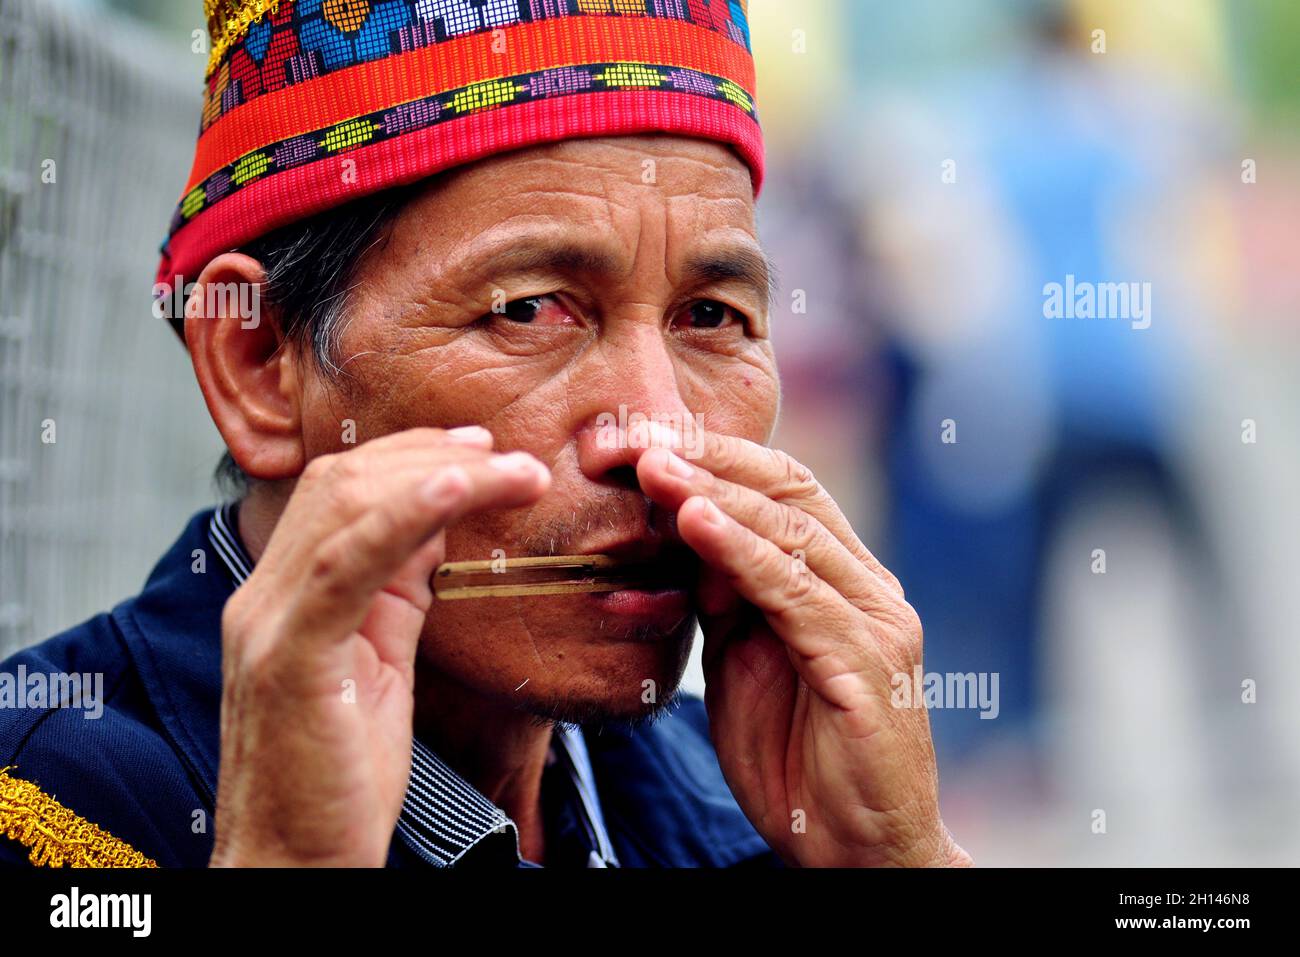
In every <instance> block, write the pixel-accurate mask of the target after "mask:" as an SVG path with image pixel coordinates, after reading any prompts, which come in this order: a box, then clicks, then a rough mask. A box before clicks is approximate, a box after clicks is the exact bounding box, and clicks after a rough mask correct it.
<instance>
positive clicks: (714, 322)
mask: <svg viewBox="0 0 1300 957" xmlns="http://www.w3.org/2000/svg"><path fill="white" fill-rule="evenodd" d="M683 319H684V320H685V321H686V324H687V325H688V326H689V327H690V328H692V329H720V328H722V327H723V326H727V325H730V324H732V323H735V324H739V325H744V322H745V320H744V317H743V316H741V315H740V313H738V312H737V311H736V310H735V309H732V308H731V307H730V306H728V305H725V304H724V303H721V302H718V301H717V300H715V299H701V300H700V301H699V302H695V303H692V304H691V305H690V306H689V307H688V308H687V310H686V312H685V314H684V316H683Z"/></svg>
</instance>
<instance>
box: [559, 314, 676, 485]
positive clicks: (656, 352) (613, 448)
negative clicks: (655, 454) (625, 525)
mask: <svg viewBox="0 0 1300 957" xmlns="http://www.w3.org/2000/svg"><path fill="white" fill-rule="evenodd" d="M599 349H600V350H601V353H600V356H599V358H597V359H596V361H598V362H600V363H601V367H600V369H599V372H598V373H597V374H595V375H593V376H591V377H589V378H588V377H585V376H580V377H578V378H577V379H575V381H574V384H573V387H574V388H575V389H576V390H581V391H582V392H585V393H587V394H584V395H578V396H574V398H575V399H576V400H577V401H575V403H574V406H575V410H578V409H580V410H581V411H580V423H581V424H580V425H579V431H578V465H579V467H580V468H581V469H582V474H583V475H585V476H586V477H587V478H588V479H590V480H591V481H593V482H601V483H604V484H614V485H618V486H621V487H626V488H633V489H635V488H639V487H640V486H639V485H638V483H637V480H636V460H637V458H638V457H639V455H640V452H641V451H642V450H643V449H644V448H646V447H647V442H650V443H653V444H660V443H658V442H657V441H656V440H655V438H654V433H653V432H647V430H646V428H645V425H644V424H645V423H647V422H653V423H658V424H659V425H660V426H662V427H665V428H668V429H672V430H680V429H681V428H682V423H683V422H685V421H686V420H687V419H689V418H690V417H691V411H690V408H689V407H688V406H687V404H686V401H685V398H684V397H683V395H682V392H681V388H680V383H679V381H678V375H677V368H676V365H675V363H674V361H673V357H672V353H671V351H670V344H669V342H668V341H667V339H666V337H665V334H664V331H663V329H662V328H660V327H657V326H654V325H650V324H645V325H639V324H638V326H637V327H636V328H635V329H633V330H624V331H622V333H621V334H620V336H619V338H618V340H617V341H612V340H611V341H609V342H606V343H602V344H601V345H600V346H599ZM593 358H595V357H593ZM583 379H587V381H586V382H585V383H584V382H582V380H583Z"/></svg>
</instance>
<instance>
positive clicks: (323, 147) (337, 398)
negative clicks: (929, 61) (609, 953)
mask: <svg viewBox="0 0 1300 957" xmlns="http://www.w3.org/2000/svg"><path fill="white" fill-rule="evenodd" d="M209 13H210V15H211V18H212V20H211V30H212V35H213V46H214V51H213V52H214V59H213V64H212V70H211V80H210V85H209V98H208V105H207V108H206V109H205V111H204V131H203V133H202V135H201V138H200V143H199V149H198V154H197V157H196V161H195V168H194V172H193V173H192V175H191V182H190V185H189V188H188V189H187V192H186V194H185V197H184V199H183V200H182V203H181V208H180V210H179V211H178V214H177V217H176V219H175V221H174V222H173V230H172V235H171V237H170V239H169V241H168V244H167V246H166V247H165V254H164V259H163V264H162V267H161V269H160V274H159V279H160V282H161V283H163V284H165V285H164V287H163V288H164V289H166V288H170V287H175V286H178V285H181V284H183V283H184V282H186V281H188V280H187V279H186V274H187V273H188V274H189V275H194V273H195V271H197V273H198V275H197V281H196V282H195V283H194V286H193V289H192V291H191V292H190V295H189V298H188V305H187V308H186V315H185V318H184V323H183V332H184V339H185V343H186V346H187V348H188V350H189V354H190V357H191V359H192V361H193V364H194V369H195V373H196V376H197V379H198V383H199V387H200V388H201V389H202V391H203V395H204V398H205V399H206V401H207V405H208V409H209V411H210V412H211V414H212V417H213V420H214V422H215V423H216V425H217V428H218V429H219V430H220V432H221V435H222V437H223V438H224V439H225V442H226V445H227V447H228V449H229V458H228V459H227V461H226V462H225V465H224V472H225V473H226V475H227V476H228V477H230V478H233V479H234V481H235V482H236V484H237V485H239V486H241V491H242V495H241V497H240V498H239V500H238V502H237V503H232V504H230V505H228V506H225V507H223V508H221V509H217V510H211V511H207V512H203V513H200V514H199V515H198V516H196V517H195V518H194V519H193V520H192V521H191V522H190V524H189V526H188V527H187V528H186V529H185V531H184V532H183V533H182V535H181V537H180V539H179V540H178V541H177V543H176V545H175V546H173V548H172V549H171V551H170V552H169V553H168V554H167V555H165V556H164V557H163V558H162V559H161V561H160V562H159V564H158V566H157V567H156V568H155V570H154V572H153V574H152V576H151V578H150V580H149V583H148V584H147V585H146V588H145V590H144V591H143V592H142V593H141V594H140V595H139V596H137V597H136V598H134V599H131V600H128V601H126V602H124V603H123V604H121V605H119V606H118V607H117V608H116V609H114V610H113V612H112V613H111V614H107V615H101V616H99V617H97V618H94V619H92V620H91V621H89V622H86V623H85V624H83V625H81V626H78V627H77V628H74V629H72V630H71V631H69V632H67V633H65V634H63V635H60V636H57V637H55V638H52V639H50V640H49V641H47V642H45V643H43V644H41V645H38V646H36V647H34V648H31V649H28V650H27V651H26V652H23V653H22V654H20V655H18V656H16V657H15V658H13V659H11V660H10V661H9V662H6V663H5V664H4V666H3V670H4V671H6V672H15V673H16V672H17V670H18V668H19V667H22V668H23V669H24V671H25V672H26V673H27V674H29V675H30V674H50V675H58V674H64V673H69V672H76V673H79V674H82V673H84V674H100V673H102V674H103V676H104V680H103V686H104V689H105V696H104V697H105V700H104V716H103V717H102V718H101V719H100V720H97V721H87V720H85V719H84V717H83V716H82V715H80V714H78V713H77V712H76V711H75V710H74V709H72V708H69V707H66V705H67V703H68V702H66V701H52V702H49V703H48V706H45V707H38V708H31V707H29V708H24V709H19V710H17V711H9V712H4V713H3V717H0V764H2V765H8V766H11V767H10V769H9V772H8V773H6V775H5V777H3V778H0V832H3V833H4V834H5V835H6V836H7V837H8V838H9V839H10V840H8V841H0V853H3V854H6V855H7V858H8V859H9V860H11V861H14V862H21V861H24V860H25V861H29V862H32V863H56V864H57V863H64V862H68V863H83V864H84V863H89V864H109V865H121V864H145V865H147V864H151V863H157V864H161V865H163V866H178V865H179V866H203V865H207V864H211V865H214V866H242V865H273V866H299V865H326V866H331V865H349V866H352V865H361V866H379V865H385V864H387V865H389V866H419V865H428V864H432V865H434V866H447V865H454V866H462V867H466V866H474V867H477V866H535V865H546V866H598V867H599V866H732V865H741V864H774V863H778V864H779V863H784V864H789V865H803V866H874V865H922V866H924V865H950V864H968V863H969V862H970V858H969V857H968V855H966V854H965V852H964V851H962V850H961V849H960V848H959V847H958V846H957V844H956V843H955V842H954V841H953V839H952V838H951V836H950V835H949V833H948V831H947V829H946V828H945V827H944V825H943V822H942V820H941V818H940V815H939V809H938V798H937V772H936V769H935V764H934V753H933V747H932V744H931V740H930V734H929V726H928V721H927V716H926V712H925V711H924V709H901V708H894V707H892V706H891V704H890V688H891V676H893V675H895V674H899V673H902V674H907V675H910V674H911V673H912V670H913V667H914V665H917V664H919V662H920V656H921V628H920V624H919V622H918V621H917V618H916V616H915V614H914V613H913V611H912V609H911V608H910V607H909V606H908V605H907V603H906V602H905V600H904V598H903V593H902V590H901V588H900V587H899V584H898V582H897V581H896V580H895V579H894V577H893V576H892V575H891V574H890V573H889V572H888V571H887V570H886V569H884V568H883V567H882V566H881V565H880V563H879V562H878V561H876V559H875V558H874V557H873V556H872V555H871V553H870V552H869V551H868V550H867V549H866V547H865V546H864V545H863V544H862V543H861V542H860V541H859V540H858V538H857V537H856V536H855V535H854V533H853V530H852V529H851V528H850V527H849V524H848V522H847V521H846V520H845V519H844V516H843V515H842V514H841V512H840V510H839V509H838V507H837V506H836V505H835V503H834V501H832V499H831V498H830V497H829V496H828V495H827V493H826V492H825V490H824V489H823V488H822V487H821V486H820V485H819V484H818V483H817V481H816V480H815V478H814V477H813V476H812V475H811V474H810V473H809V472H808V470H807V469H806V468H804V467H803V466H801V465H799V464H798V463H797V462H795V461H793V460H792V459H790V458H789V457H788V456H786V455H784V454H783V453H781V452H778V451H773V450H771V449H769V448H768V447H767V443H768V441H769V440H770V438H771V435H772V431H773V428H774V426H775V422H776V416H777V411H778V404H779V387H778V381H777V375H776V365H775V361H774V357H773V354H772V349H771V344H770V340H769V337H768V329H769V322H770V318H769V303H768V290H769V285H770V278H771V277H770V272H769V269H768V266H767V263H766V260H765V258H764V255H763V253H762V250H761V248H760V246H759V244H758V241H757V238H756V229H755V222H754V201H755V197H756V195H757V193H758V190H759V187H760V185H761V178H762V149H761V141H760V139H759V137H758V133H757V126H756V123H755V119H754V113H753V104H752V99H751V94H752V90H753V87H754V83H753V74H752V63H751V62H750V60H749V53H748V37H747V27H746V25H745V11H744V5H743V4H742V3H738V2H734V0H733V2H730V3H723V2H721V0H712V2H709V3H706V2H704V0H693V2H688V3H674V2H660V0H650V2H642V0H635V2H633V0H609V2H599V3H598V2H586V0H582V2H576V3H567V4H566V3H559V2H533V3H529V4H525V3H514V2H510V3H496V2H489V3H487V4H475V5H471V4H469V3H465V2H459V0H455V2H452V0H448V2H442V3H431V2H428V0H420V2H412V3H406V2H388V3H376V4H369V3H365V2H356V0H353V2H325V3H323V4H322V3H320V2H319V0H317V2H308V0H299V2H297V3H296V4H295V3H291V2H288V0H281V2H280V3H278V4H275V3H265V2H262V3H258V2H238V0H228V2H224V3H209ZM304 131H308V132H304ZM248 289H256V290H258V291H259V296H258V297H257V298H255V299H252V300H251V302H253V303H254V304H255V307H256V308H254V309H252V310H251V311H250V310H249V309H247V308H244V306H245V305H246V304H247V303H248V302H249V301H250V300H248V299H246V298H245V297H244V296H242V295H240V294H239V293H241V292H242V291H243V290H248ZM226 293H232V294H226ZM629 417H630V418H632V419H635V420H636V421H637V425H636V427H633V428H627V427H625V425H626V422H627V421H628V419H629ZM699 426H702V427H703V428H702V429H701V428H699ZM596 554H603V555H609V556H611V557H613V558H615V559H636V560H638V561H639V562H641V563H642V567H648V568H650V569H652V570H653V571H654V575H653V576H652V577H651V578H637V579H634V580H632V581H631V582H630V583H629V584H628V586H627V587H624V588H621V589H619V590H616V591H611V592H596V593H577V594H561V595H546V596H537V595H514V596H510V597H493V598H485V599H480V600H468V601H453V600H445V599H442V598H438V597H435V594H434V590H433V587H432V585H431V579H432V577H433V575H434V573H435V570H436V569H438V568H439V566H440V565H441V564H442V563H443V562H444V561H465V560H475V559H489V558H491V559H501V560H506V559H515V558H521V557H542V556H552V555H596ZM697 620H698V622H699V623H700V625H701V626H702V629H703V633H704V640H705V647H704V663H705V675H706V680H707V691H706V697H705V701H704V702H700V701H699V700H698V699H691V698H688V697H686V696H685V695H679V694H675V691H676V688H677V685H678V682H679V681H680V678H681V675H682V671H683V668H684V666H685V662H686V659H687V655H688V653H689V650H690V647H691V644H692V640H693V637H694V634H695V630H696V623H697ZM59 705H65V706H62V707H60V706H59Z"/></svg>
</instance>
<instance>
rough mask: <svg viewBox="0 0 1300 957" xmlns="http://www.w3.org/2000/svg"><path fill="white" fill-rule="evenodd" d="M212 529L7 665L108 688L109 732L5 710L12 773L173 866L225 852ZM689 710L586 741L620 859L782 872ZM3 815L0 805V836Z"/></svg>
mask: <svg viewBox="0 0 1300 957" xmlns="http://www.w3.org/2000/svg"><path fill="white" fill-rule="evenodd" d="M210 516H211V510H206V511H203V512H200V513H199V514H197V515H196V516H194V518H192V519H191V520H190V522H189V524H188V525H187V526H186V528H185V531H184V532H183V533H182V534H181V537H180V538H179V539H178V540H177V541H176V543H175V544H174V545H173V546H172V547H171V549H170V550H169V551H168V552H167V554H165V555H164V556H163V557H162V559H161V560H160V561H159V562H158V564H157V565H156V566H155V568H154V570H153V572H152V573H151V574H150V576H149V580H148V582H147V583H146V585H145V588H144V591H142V592H141V593H140V594H139V595H137V596H136V597H134V598H131V599H128V600H126V601H124V602H122V603H121V604H120V605H118V606H117V607H116V608H114V609H113V610H112V611H111V612H108V613H105V614H100V615H97V616H95V617H94V618H91V619H90V620H89V621H86V622H84V623H82V624H80V625H77V626H76V627H74V628H71V629H69V630H68V631H65V632H63V633H62V634H60V635H56V636H55V637H53V638H50V639H48V640H46V641H44V642H42V643H41V644H38V645H35V646H33V647H31V648H27V649H25V650H23V651H21V652H19V653H18V654H16V655H14V656H13V657H11V658H9V659H8V660H6V661H5V662H3V663H2V664H0V673H4V672H8V673H10V674H17V670H18V666H19V665H20V664H22V665H25V666H26V672H27V674H29V675H30V674H33V673H42V674H49V673H71V672H76V673H96V672H100V673H102V674H103V694H104V705H103V709H104V710H103V714H102V716H100V717H98V718H97V719H93V720H88V719H87V718H86V716H85V715H86V712H85V711H84V710H82V709H76V708H66V707H64V708H60V707H44V708H32V707H26V708H0V768H5V767H6V766H8V767H9V770H8V774H9V776H10V777H12V778H15V779H21V780H24V781H28V782H31V783H33V784H35V785H37V786H38V787H39V788H40V789H41V791H43V792H44V794H45V795H48V796H50V797H53V798H55V799H57V801H58V802H59V803H60V804H62V805H63V806H64V807H67V808H69V809H71V810H72V811H74V812H75V813H76V814H77V815H80V816H81V817H83V818H85V819H87V820H89V821H90V822H92V823H93V824H96V825H98V826H99V827H101V828H103V829H104V830H106V831H108V832H109V833H110V834H111V835H112V836H114V837H116V838H118V839H120V840H122V841H125V842H126V843H127V844H129V845H130V846H131V847H132V848H134V849H135V850H137V851H139V852H141V853H142V854H144V855H145V856H146V857H148V858H152V859H153V860H155V861H157V863H158V864H159V865H160V866H162V867H203V866H206V864H207V861H208V858H209V856H210V854H211V852H212V841H213V826H212V824H213V815H214V798H215V794H216V788H217V769H218V767H219V759H220V739H219V717H220V708H221V610H222V607H223V606H224V604H225V602H226V599H227V598H229V597H230V595H231V594H232V592H233V589H234V585H233V582H232V581H231V580H230V579H229V577H228V576H227V575H226V574H225V573H224V569H222V568H220V567H213V565H215V564H216V563H210V564H209V566H208V568H207V571H206V573H204V574H195V573H194V572H193V571H192V570H191V563H192V561H193V558H192V555H193V553H194V551H195V550H196V549H208V548H209V544H208V539H207V537H206V534H205V530H206V529H207V527H208V520H209V518H210ZM679 697H680V700H681V705H680V706H679V707H678V708H677V709H675V710H671V711H670V712H669V713H668V714H666V715H664V716H663V717H662V718H660V719H659V720H658V721H656V722H654V723H653V724H651V725H649V726H644V727H640V728H636V729H632V728H627V727H624V726H615V727H613V728H610V727H609V726H606V728H605V729H604V731H603V732H602V733H601V734H599V735H596V734H585V735H584V738H585V740H586V743H587V748H588V751H589V754H590V757H591V764H592V767H593V769H594V773H595V778H596V784H597V789H598V792H599V795H600V803H601V807H602V810H603V812H604V815H605V819H606V824H607V826H608V828H609V832H610V837H611V839H612V841H613V843H614V846H615V849H616V851H617V853H618V857H619V860H620V861H621V862H622V864H623V866H625V867H627V866H633V867H636V866H642V867H657V866H667V867H694V866H703V867H728V866H733V865H739V864H750V863H753V864H760V865H769V864H774V863H777V862H776V858H775V855H773V854H772V852H771V851H770V850H769V848H768V847H767V845H766V843H765V842H764V841H763V840H762V838H761V837H759V835H758V833H757V832H756V831H755V830H754V829H753V827H752V826H751V825H750V823H749V821H748V820H747V819H746V818H745V816H744V814H743V813H742V812H741V811H740V809H739V807H738V806H737V805H736V802H735V799H734V798H733V797H732V795H731V792H730V790H729V789H728V788H727V785H726V783H725V781H724V780H723V777H722V773H721V770H720V769H719V767H718V762H717V757H716V755H715V754H714V751H713V747H712V744H711V742H710V740H709V734H708V724H707V717H706V715H705V711H704V704H703V702H702V701H700V700H699V698H696V697H687V696H685V695H682V696H679ZM5 813H6V812H5V811H4V810H3V802H0V835H3V834H4V832H5V830H6V827H5V824H6V821H5V820H4V818H3V815H4V814H5ZM196 822H197V823H196ZM9 823H12V821H10V822H9ZM398 843H400V842H399V841H397V840H394V845H396V844H398ZM396 863H397V861H396V860H395V858H394V856H392V855H390V864H396ZM0 864H8V865H26V864H27V849H26V848H25V847H24V846H23V845H22V844H21V843H20V842H19V841H17V840H14V839H7V838H5V837H4V836H0Z"/></svg>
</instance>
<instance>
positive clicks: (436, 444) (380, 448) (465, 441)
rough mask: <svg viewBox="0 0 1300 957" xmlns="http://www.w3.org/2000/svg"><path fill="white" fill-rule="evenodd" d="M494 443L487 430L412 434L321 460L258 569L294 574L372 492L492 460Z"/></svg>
mask: <svg viewBox="0 0 1300 957" xmlns="http://www.w3.org/2000/svg"><path fill="white" fill-rule="evenodd" d="M491 442H492V437H491V433H489V432H487V430H485V429H478V430H473V431H471V432H468V433H463V434H462V436H461V438H456V437H454V436H452V433H449V432H443V431H442V430H440V429H411V430H408V431H405V432H400V433H394V434H393V435H387V436H383V437H382V438H379V439H374V440H372V441H371V442H367V443H366V444H364V445H360V446H358V447H357V448H356V449H352V450H350V451H348V452H343V453H337V454H331V455H322V456H318V457H317V458H315V459H313V460H312V461H311V462H309V463H308V465H307V468H306V469H305V470H304V471H303V473H302V475H301V476H300V477H299V479H298V482H297V487H296V488H295V489H294V494H293V495H292V496H291V497H290V499H289V503H288V505H287V507H286V508H285V512H284V514H283V516H282V517H281V520H280V521H279V522H277V523H276V529H275V532H274V533H273V534H272V536H271V539H270V541H269V542H268V543H267V548H266V551H265V553H264V554H263V555H262V556H261V558H260V559H259V560H258V567H259V568H260V569H261V570H262V574H263V575H265V574H267V573H272V574H282V573H286V572H287V573H289V574H292V573H293V571H294V570H295V569H300V568H302V567H303V566H304V564H305V563H306V562H307V561H308V560H309V558H310V555H311V553H312V552H313V551H314V550H315V549H316V547H317V546H318V545H319V544H320V542H322V541H323V540H324V539H325V538H327V537H328V536H329V535H331V534H333V533H334V532H336V531H337V530H338V529H340V528H342V527H343V526H344V525H346V524H347V523H348V522H350V521H352V520H353V519H355V518H356V517H357V514H358V513H359V510H361V509H363V508H365V507H367V503H368V502H369V500H370V497H371V496H370V495H369V491H370V490H372V489H374V488H383V487H385V486H386V485H387V484H388V483H390V482H391V481H392V480H393V479H394V477H397V476H399V475H402V474H408V475H410V476H411V477H413V478H415V479H418V478H419V477H420V476H421V474H422V473H423V474H425V475H427V474H432V473H434V472H435V471H437V470H438V469H439V468H440V467H442V466H445V465H449V464H454V463H465V462H472V461H483V460H486V459H487V458H489V457H490V456H491V455H492V453H491V452H490V451H489V449H490V447H491Z"/></svg>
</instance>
